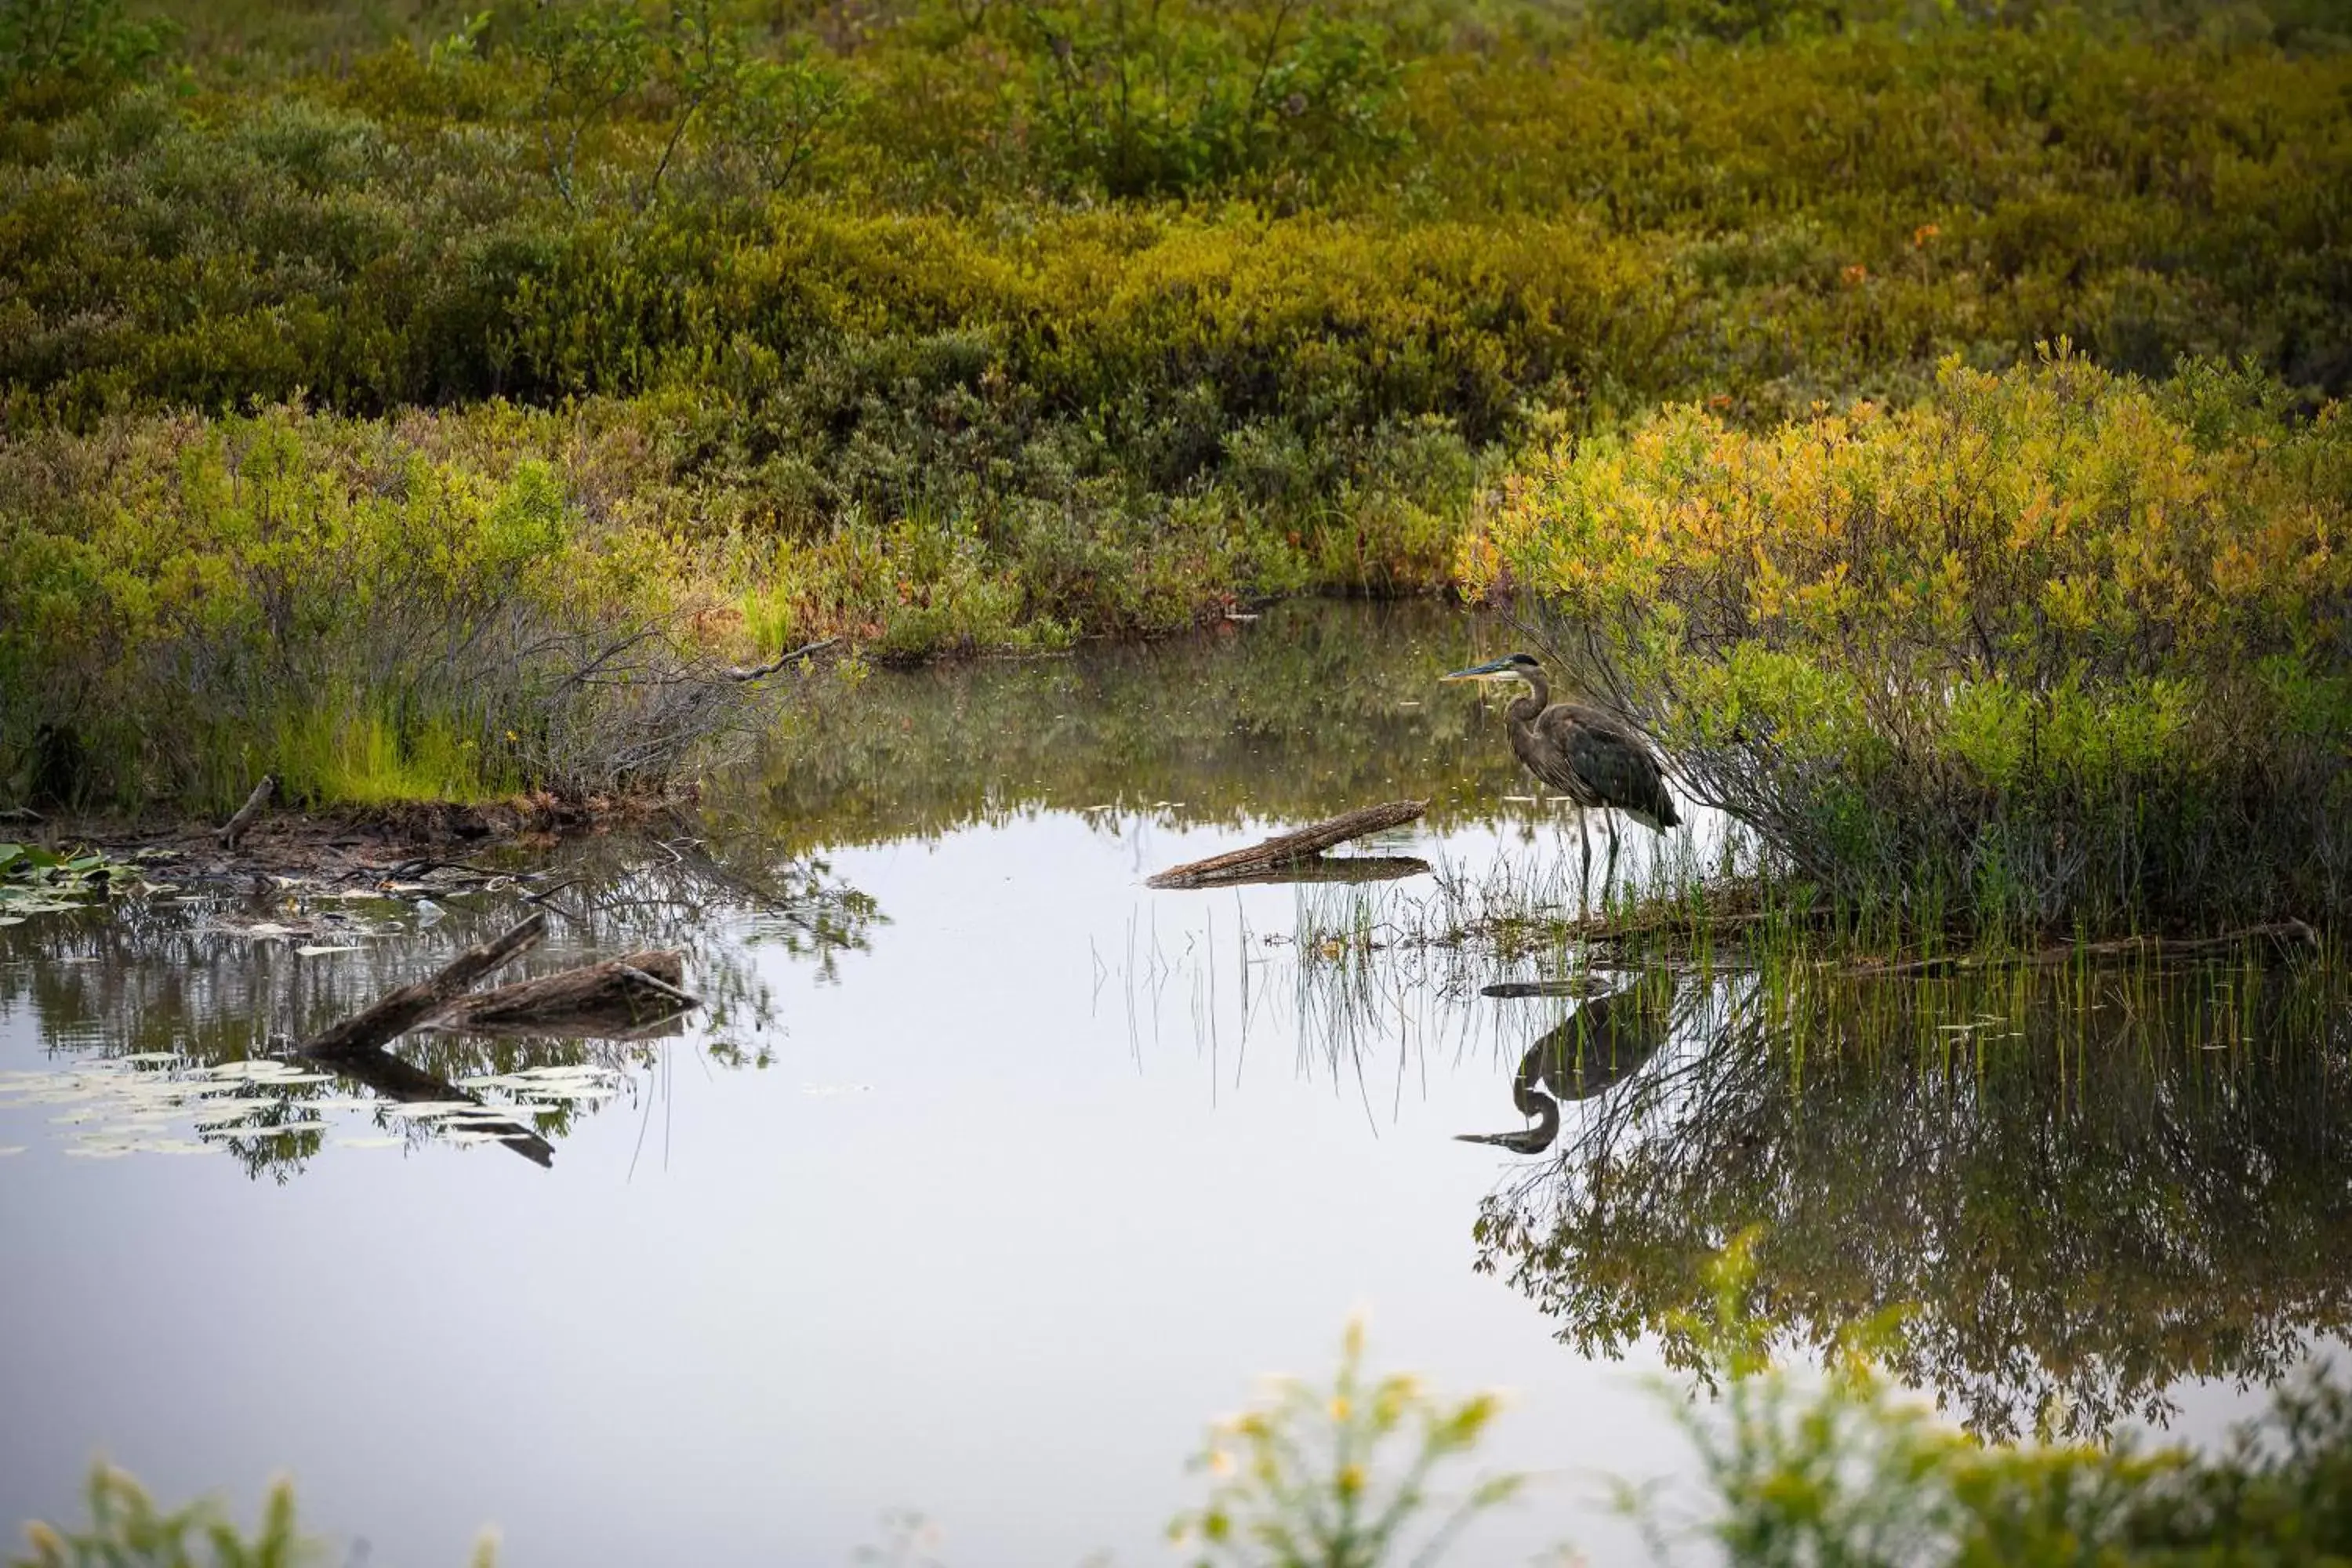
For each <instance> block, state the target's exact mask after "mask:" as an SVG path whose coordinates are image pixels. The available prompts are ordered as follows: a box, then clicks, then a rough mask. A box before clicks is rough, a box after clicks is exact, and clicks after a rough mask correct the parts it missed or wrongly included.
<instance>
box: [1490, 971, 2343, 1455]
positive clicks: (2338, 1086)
mask: <svg viewBox="0 0 2352 1568" xmlns="http://www.w3.org/2000/svg"><path fill="white" fill-rule="evenodd" d="M2343 1016H2344V1015H2343V1006H2342V982H2341V979H2340V977H2328V976H2322V977H2318V978H2303V979H2298V978H2295V977H2290V976H2281V975H2277V974H2272V973H2264V972H2263V971H2261V970H2258V969H2247V970H2243V971H2234V970H2229V969H2218V968H2217V969H2211V970H2200V971H2192V972H2189V973H2140V972H2105V973H2068V974H2063V975H2056V974H2051V973H2032V972H2027V973H2018V972H2012V973H2009V974H2005V975H2001V976H1998V977H1990V978H1981V979H1979V980H1977V981H1974V982H1971V983H1967V984H1962V983H1958V982H1945V981H1885V980H1881V981H1874V982H1872V981H1855V980H1850V979H1838V978H1835V977H1822V976H1809V975H1806V974H1804V973H1794V974H1792V975H1791V974H1784V975H1780V976H1778V977H1771V978H1758V977H1754V976H1740V977H1735V978H1733V979H1730V980H1727V981H1722V982H1718V983H1717V984H1716V985H1715V987H1714V988H1713V991H1712V994H1711V1000H1710V1002H1709V1005H1707V1007H1706V1008H1705V1009H1704V1010H1703V1011H1701V1012H1700V1013H1699V1014H1697V1015H1696V1016H1693V1017H1692V1018H1691V1019H1690V1021H1689V1023H1688V1025H1687V1027H1686V1029H1685V1033H1684V1035H1683V1037H1682V1038H1681V1039H1680V1040H1678V1041H1677V1042H1676V1043H1675V1044H1674V1045H1672V1046H1670V1047H1668V1048H1667V1049H1666V1050H1665V1051H1664V1052H1663V1053H1661V1054H1660V1056H1659V1057H1658V1058H1654V1060H1653V1061H1652V1062H1651V1063H1650V1064H1649V1066H1648V1067H1647V1068H1646V1069H1645V1070H1644V1071H1643V1072H1642V1073H1641V1074H1639V1075H1637V1076H1636V1077H1635V1078H1633V1079H1632V1080H1631V1081H1629V1082H1628V1083H1627V1084H1625V1085H1624V1086H1622V1088H1621V1089H1619V1090H1618V1091H1617V1092H1615V1093H1614V1094H1612V1095H1611V1096H1609V1097H1607V1098H1605V1099H1604V1100H1601V1102H1599V1103H1598V1104H1597V1105H1595V1106H1593V1107H1591V1108H1587V1107H1574V1108H1571V1109H1570V1119H1569V1124H1568V1128H1567V1131H1565V1133H1564V1134H1563V1136H1562V1139H1561V1142H1560V1145H1559V1152H1558V1154H1557V1156H1556V1157H1555V1158H1554V1159H1552V1160H1551V1161H1549V1162H1548V1163H1545V1164H1543V1165H1542V1166H1540V1167H1538V1169H1536V1170H1534V1171H1533V1172H1531V1173H1527V1174H1525V1175H1522V1176H1517V1177H1515V1178H1513V1179H1512V1180H1511V1181H1510V1182H1509V1183H1508V1184H1506V1185H1505V1186H1504V1187H1503V1188H1502V1189H1500V1190H1499V1191H1497V1192H1496V1194H1493V1195H1492V1196H1490V1197H1489V1198H1488V1199H1487V1200H1486V1202H1485V1203H1484V1204H1483V1205H1481V1210H1480V1214H1479V1217H1478V1221H1477V1224H1476V1227H1475V1234H1476V1237H1477V1241H1478V1247H1479V1253H1478V1265H1477V1266H1478V1267H1479V1268H1481V1269H1483V1270H1486V1271H1489V1272H1496V1273H1500V1274H1502V1275H1504V1276H1505V1277H1507V1278H1508V1279H1510V1280H1511V1281H1512V1282H1513V1283H1514V1284H1515V1285H1517V1287H1518V1288H1519V1289H1522V1290H1524V1291H1526V1292H1527V1293H1528V1295H1529V1296H1530V1297H1531V1298H1532V1299H1533V1300H1534V1301H1535V1302H1536V1304H1537V1305H1538V1307H1539V1308H1540V1309H1541V1310H1543V1311H1544V1312H1546V1313H1547V1314H1549V1315H1550V1316H1553V1317H1555V1318H1557V1319H1558V1320H1559V1334H1560V1337H1561V1338H1562V1339H1563V1340H1564V1341H1566V1342H1569V1343H1570V1344H1572V1345H1574V1346H1575V1347H1576V1348H1577V1349H1578V1350H1579V1351H1580V1352H1582V1353H1586V1354H1595V1353H1601V1354H1612V1355H1613V1354H1616V1353H1619V1352H1622V1350H1623V1349H1624V1348H1625V1347H1626V1346H1627V1345H1628V1344H1630V1343H1631V1342H1633V1340H1635V1339H1637V1338H1639V1337H1641V1336H1643V1335H1645V1334H1657V1335H1659V1336H1661V1342H1662V1344H1663V1347H1664V1351H1665V1353H1666V1355H1667V1357H1668V1359H1669V1361H1670V1362H1672V1363H1675V1364H1677V1365H1682V1366H1686V1367H1694V1368H1696V1367H1699V1366H1702V1365H1703V1364H1704V1356H1703V1354H1702V1352H1703V1348H1704V1347H1703V1346H1701V1345H1700V1344H1699V1343H1697V1342H1695V1341H1694V1340H1693V1339H1692V1338H1691V1337H1690V1336H1689V1334H1688V1332H1687V1331H1686V1330H1687V1324H1688V1321H1689V1318H1688V1314H1689V1313H1690V1312H1692V1311H1694V1310H1696V1309H1697V1308H1698V1307H1699V1306H1700V1305H1702V1304H1704V1303H1705V1302H1706V1300H1708V1296H1709V1290H1708V1287H1707V1286H1706V1266H1707V1262H1708V1259H1710V1258H1712V1257H1713V1256H1714V1254H1715V1252H1716V1249H1717V1248H1718V1247H1721V1246H1722V1245H1723V1244H1724V1242H1725V1241H1726V1239H1727V1238H1728V1237H1732V1236H1734V1235H1737V1234H1738V1232H1739V1231H1740V1230H1742V1229H1743V1228H1745V1227H1746V1226H1749V1225H1751V1224H1756V1223H1759V1222H1761V1223H1762V1224H1763V1225H1764V1226H1766V1227H1767V1229H1766V1231H1765V1233H1764V1235H1763V1237H1762V1238H1761V1239H1760V1240H1759V1241H1758V1242H1757V1244H1756V1246H1755V1249H1754V1256H1753V1264H1754V1275H1753V1292H1754V1295H1753V1306H1754V1310H1755V1311H1756V1313H1757V1314H1758V1320H1757V1321H1758V1322H1759V1324H1760V1325H1761V1326H1762V1327H1763V1328H1765V1329H1766V1330H1768V1331H1769V1333H1770V1335H1771V1337H1772V1339H1773V1341H1774V1342H1776V1343H1787V1344H1807V1343H1810V1344H1815V1345H1826V1344H1828V1343H1830V1342H1832V1340H1833V1339H1834V1338H1835V1337H1836V1336H1837V1335H1838V1334H1839V1333H1840V1332H1841V1331H1843V1329H1844V1328H1845V1327H1846V1326H1847V1325H1849V1324H1852V1323H1854V1322H1858V1321H1864V1320H1867V1319H1870V1318H1872V1317H1874V1315H1877V1314H1880V1313H1885V1312H1889V1311H1894V1310H1898V1309H1899V1310H1904V1311H1905V1313H1906V1315H1905V1316H1903V1317H1902V1318H1901V1319H1900V1320H1899V1321H1897V1322H1896V1323H1895V1326H1894V1328H1893V1329H1892V1331H1891V1332H1890V1335H1889V1338H1888V1340H1887V1342H1886V1344H1885V1353H1886V1356H1887V1360H1888V1363H1889V1365H1890V1366H1891V1368H1892V1369H1893V1370H1894V1371H1895V1373H1898V1374H1899V1375H1900V1376H1902V1377H1903V1378H1904V1379H1905V1380H1906V1381H1908V1382H1910V1383H1913V1384H1918V1385H1922V1386H1927V1387H1930V1388H1933V1389H1934V1390H1936V1391H1937V1394H1939V1396H1941V1397H1943V1398H1944V1399H1946V1400H1948V1402H1949V1403H1951V1404H1952V1405H1954V1406H1955V1407H1956V1408H1957V1409H1958V1411H1959V1412H1960V1413H1961V1414H1962V1415H1963V1416H1964V1417H1965V1418H1966V1420H1967V1422H1968V1424H1969V1426H1970V1427H1971V1428H1972V1429H1974V1430H1975V1431H1977V1432H1978V1433H1979V1434H1981V1435H1984V1436H2014V1435H2015V1434H2016V1433H2018V1432H2020V1431H2021V1430H2025V1429H2029V1428H2030V1427H2031V1426H2032V1425H2033V1424H2034V1423H2035V1422H2036V1421H2037V1420H2039V1419H2043V1418H2045V1417H2046V1418H2048V1419H2050V1420H2052V1421H2053V1422H2054V1423H2055V1426H2056V1428H2057V1429H2058V1430H2060V1431H2063V1432H2065V1433H2069V1434H2090V1433H2095V1432H2102V1431H2105V1430H2107V1429H2108V1428H2110V1427H2111V1426H2114V1425H2115V1424H2116V1423H2117V1422H2119V1421H2122V1420H2125V1419H2126V1418H2130V1417H2134V1416H2137V1417H2140V1418H2145V1419H2151V1420H2162V1419H2163V1418H2164V1417H2165V1416H2166V1415H2167V1413H2168V1410H2169V1408H2170V1405H2169V1404H2168V1399H2167V1390H2168V1388H2169V1387H2170V1386H2171V1385H2172V1384H2174V1383H2175V1382H2177V1381H2178V1380H2179V1379H2181V1378H2184V1377H2194V1376H2215V1377H2233V1378H2239V1379H2245V1380H2256V1381H2259V1380H2268V1379H2273V1378H2275V1377H2277V1376H2278V1375H2280V1374H2281V1373H2283V1372H2284V1371H2285V1370H2286V1369H2287V1368H2288V1367H2290V1366H2292V1365H2293V1364H2294V1362H2295V1361H2296V1360H2297V1359H2298V1358H2299V1356H2300V1355H2301V1354H2302V1347H2303V1345H2304V1344H2305V1342H2306V1339H2307V1337H2308V1336H2309V1335H2310V1334H2313V1333H2324V1332H2329V1331H2337V1330H2340V1329H2341V1328H2343V1327H2344V1326H2345V1325H2346V1324H2347V1323H2352V1271H2347V1268H2345V1266H2344V1263H2343V1259H2344V1258H2347V1257H2352V1198H2347V1189H2346V1181H2345V1175H2344V1173H2345V1171H2346V1169H2347V1163H2352V1139H2348V1138H2347V1129H2348V1128H2352V1117H2347V1112H2352V1106H2348V1105H2347V1091H2352V1078H2347V1055H2352V1037H2347V1033H2346V1030H2345V1026H2344V1024H2343V1021H2342V1019H2343Z"/></svg>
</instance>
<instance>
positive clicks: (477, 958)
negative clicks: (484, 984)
mask: <svg viewBox="0 0 2352 1568" xmlns="http://www.w3.org/2000/svg"><path fill="white" fill-rule="evenodd" d="M546 934H547V916H546V915H545V914H544V913H540V914H533V915H530V916H528V917H526V918H525V919H524V920H523V921H522V923H521V924H520V925H518V926H516V927H515V928H514V929H513V930H512V931H509V932H507V933H506V934H505V935H504V936H502V937H499V939H498V940H497V941H495V942H484V943H483V944H482V945H481V946H479V947H471V948H467V950H466V951H465V952H461V953H459V954H458V955H457V958H456V959H455V960H454V961H452V962H451V963H449V965H448V966H447V967H446V968H445V969H443V970H442V971H441V973H438V974H435V975H433V976H431V977H429V978H427V979H424V980H419V981H417V982H415V984H408V985H404V986H402V987H401V988H400V989H399V990H397V991H394V992H393V993H392V994H389V995H387V996H384V997H383V998H381V999H379V1000H378V1001H377V1002H376V1004H375V1005H373V1007H369V1008H367V1009H366V1010H365V1011H363V1012H360V1013H355V1014H353V1015H352V1016H350V1017H348V1018H346V1019H344V1020H343V1021H342V1022H341V1023H340V1024H337V1025H336V1026H334V1027H333V1028H331V1029H329V1030H327V1031H326V1032H325V1033H323V1034H320V1035H318V1036H316V1037H313V1038H311V1039H310V1040H307V1041H305V1042H303V1044H302V1045H301V1046H300V1047H299V1049H300V1051H301V1053H302V1054H303V1055H304V1056H306V1057H346V1056H351V1055H353V1054H355V1053H357V1052H361V1051H372V1050H374V1049H376V1048H377V1047H381V1046H383V1044H384V1043H385V1042H387V1041H389V1040H391V1039H393V1038H394V1037H398V1036H401V1035H404V1034H406V1033H407V1032H408V1031H409V1030H411V1029H414V1028H415V1027H416V1026H418V1025H420V1024H423V1023H425V1022H426V1021H428V1020H430V1019H431V1018H433V1017H434V1016H436V1015H437V1014H439V1013H440V1012H442V1011H443V1010H444V1009H445V1008H446V1007H447V1006H448V1005H450V1003H452V1002H454V1001H456V1000H457V998H458V997H459V996H461V995H463V994H465V992H466V990H467V988H468V987H469V986H471V985H472V984H474V983H475V982H476V981H478V980H479V979H481V978H482V977H483V976H484V975H486V974H488V973H490V972H491V971H493V970H495V969H497V968H498V967H499V965H500V964H502V963H505V962H506V961H507V960H508V959H509V958H512V957H513V956H514V955H515V954H516V953H518V952H522V951H523V949H525V948H527V947H529V946H530V945H531V944H532V943H533V942H537V941H539V939H540V938H541V937H543V936H545V935H546Z"/></svg>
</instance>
